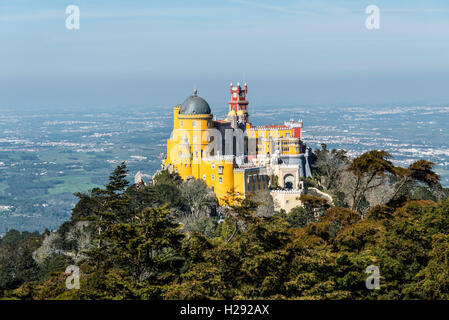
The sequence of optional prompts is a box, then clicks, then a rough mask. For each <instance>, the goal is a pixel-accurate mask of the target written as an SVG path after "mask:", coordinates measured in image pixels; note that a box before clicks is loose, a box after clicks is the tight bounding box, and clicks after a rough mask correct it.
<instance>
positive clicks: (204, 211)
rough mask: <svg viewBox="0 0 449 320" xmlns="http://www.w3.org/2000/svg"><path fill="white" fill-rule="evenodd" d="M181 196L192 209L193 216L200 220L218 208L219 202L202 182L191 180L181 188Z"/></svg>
mask: <svg viewBox="0 0 449 320" xmlns="http://www.w3.org/2000/svg"><path fill="white" fill-rule="evenodd" d="M180 189H181V195H182V197H183V199H185V201H186V202H187V204H188V205H189V207H190V212H191V214H192V215H193V216H194V217H195V218H197V219H199V218H201V217H203V216H205V215H208V214H209V213H210V212H211V211H212V210H214V209H215V208H216V207H217V206H218V200H217V198H216V196H215V194H214V193H213V191H212V190H210V189H209V188H208V187H207V185H206V184H205V183H204V181H202V180H197V179H191V180H189V181H185V182H183V183H182V184H181V186H180Z"/></svg>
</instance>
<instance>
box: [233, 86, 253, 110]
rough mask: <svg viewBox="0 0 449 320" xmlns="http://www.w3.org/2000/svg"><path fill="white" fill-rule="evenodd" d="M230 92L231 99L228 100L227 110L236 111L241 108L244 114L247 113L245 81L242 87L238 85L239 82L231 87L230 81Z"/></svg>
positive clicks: (246, 87)
mask: <svg viewBox="0 0 449 320" xmlns="http://www.w3.org/2000/svg"><path fill="white" fill-rule="evenodd" d="M230 92H231V101H229V111H232V110H233V111H235V112H236V113H237V112H238V111H239V110H242V111H243V112H244V113H245V114H248V104H249V102H248V101H247V100H246V94H247V92H248V86H247V85H246V83H245V86H244V87H243V88H242V87H241V86H240V83H237V86H236V87H233V86H232V83H231V86H230Z"/></svg>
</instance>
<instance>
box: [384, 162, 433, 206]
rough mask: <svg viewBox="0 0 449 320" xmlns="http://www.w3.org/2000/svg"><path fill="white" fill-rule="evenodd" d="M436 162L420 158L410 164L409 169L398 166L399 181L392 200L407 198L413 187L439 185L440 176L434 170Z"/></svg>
mask: <svg viewBox="0 0 449 320" xmlns="http://www.w3.org/2000/svg"><path fill="white" fill-rule="evenodd" d="M434 166H435V164H434V163H433V162H430V161H427V160H418V161H415V162H413V163H412V164H410V165H409V167H408V168H407V169H405V168H401V167H396V168H395V170H396V173H397V176H398V177H400V180H399V182H398V183H397V184H396V186H395V192H394V194H393V195H392V197H391V199H390V201H395V200H397V199H398V198H400V197H403V198H406V197H407V196H408V195H409V194H410V192H411V190H412V189H414V188H416V187H417V186H421V185H426V186H427V187H429V188H433V187H435V186H439V180H440V176H439V175H438V174H437V173H435V172H434V171H433V167H434Z"/></svg>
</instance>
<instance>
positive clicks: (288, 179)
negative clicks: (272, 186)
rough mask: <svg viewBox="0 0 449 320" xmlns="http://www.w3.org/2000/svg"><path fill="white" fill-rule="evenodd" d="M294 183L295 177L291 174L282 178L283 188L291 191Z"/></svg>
mask: <svg viewBox="0 0 449 320" xmlns="http://www.w3.org/2000/svg"><path fill="white" fill-rule="evenodd" d="M294 183H295V177H294V176H293V175H292V174H286V175H285V176H284V188H286V189H293V185H294Z"/></svg>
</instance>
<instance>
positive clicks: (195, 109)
mask: <svg viewBox="0 0 449 320" xmlns="http://www.w3.org/2000/svg"><path fill="white" fill-rule="evenodd" d="M179 114H210V107H209V104H208V103H207V101H206V100H204V99H203V98H201V97H199V96H198V95H197V94H196V90H195V91H194V92H193V96H190V97H188V98H187V99H186V100H185V101H184V102H183V103H182V106H181V110H180V111H179Z"/></svg>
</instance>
